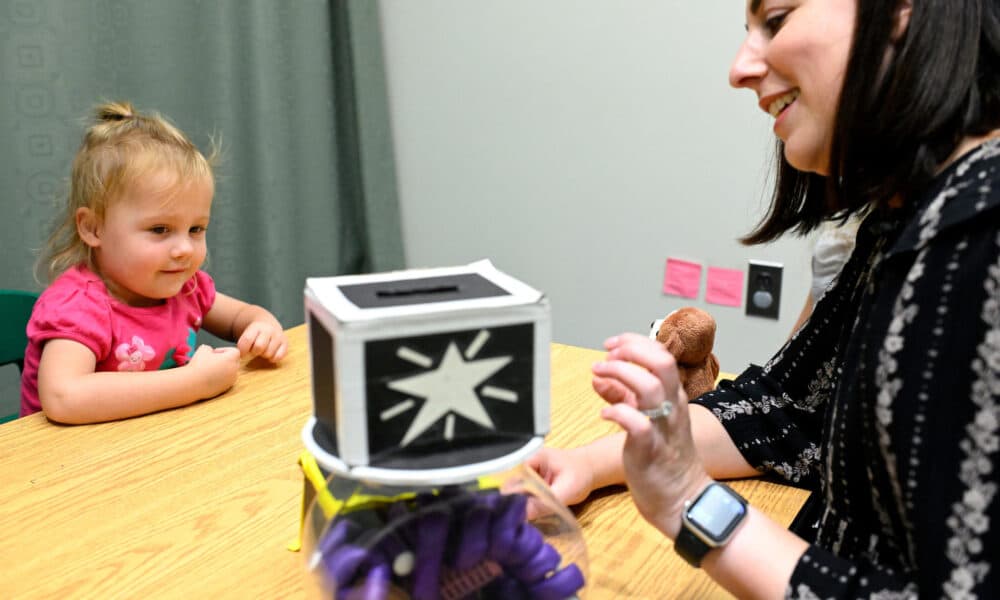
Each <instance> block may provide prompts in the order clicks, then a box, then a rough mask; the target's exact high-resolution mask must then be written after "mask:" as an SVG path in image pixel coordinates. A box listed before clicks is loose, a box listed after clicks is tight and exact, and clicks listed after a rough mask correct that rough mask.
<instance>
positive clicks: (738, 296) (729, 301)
mask: <svg viewBox="0 0 1000 600" xmlns="http://www.w3.org/2000/svg"><path fill="white" fill-rule="evenodd" d="M705 302H710V303H712V304H721V305H723V306H743V271H740V270H738V269H723V268H720V267H709V268H708V281H707V282H706V283H705Z"/></svg>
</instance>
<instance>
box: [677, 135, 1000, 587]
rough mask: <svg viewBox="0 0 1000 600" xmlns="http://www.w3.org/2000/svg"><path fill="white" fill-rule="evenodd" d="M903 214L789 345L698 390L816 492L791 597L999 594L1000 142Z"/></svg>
mask: <svg viewBox="0 0 1000 600" xmlns="http://www.w3.org/2000/svg"><path fill="white" fill-rule="evenodd" d="M896 212H897V213H900V214H895V215H890V216H886V215H885V214H878V213H875V214H872V215H870V216H869V217H868V218H867V219H866V220H865V222H864V223H863V224H862V226H861V227H860V229H859V232H858V239H857V246H856V249H855V251H854V253H853V255H852V257H851V259H850V260H849V261H848V263H847V264H846V265H845V266H844V270H843V271H842V273H841V275H840V277H839V278H838V279H837V280H836V282H835V283H834V284H833V286H832V287H831V288H830V289H829V290H828V291H827V293H826V295H824V296H823V298H822V299H821V300H820V301H819V302H818V303H817V305H816V309H815V311H814V312H813V315H812V317H811V318H810V320H809V322H808V323H807V324H806V325H805V326H803V328H802V329H801V330H800V331H799V332H798V333H797V334H796V335H795V336H793V337H792V339H790V340H789V341H788V343H787V344H786V345H785V346H784V347H783V348H782V349H781V350H780V351H778V353H777V355H775V356H774V357H773V358H772V359H771V360H770V361H769V362H768V363H767V364H766V365H765V366H763V367H758V366H751V367H750V368H749V369H747V370H746V371H744V372H743V373H742V374H741V375H740V376H739V377H738V378H737V379H736V380H735V381H734V382H727V383H724V384H722V385H721V386H720V388H719V389H718V390H716V391H714V392H711V393H708V394H706V395H704V396H702V397H701V398H698V399H697V400H696V401H695V402H696V403H698V404H702V405H704V406H706V407H707V408H709V409H710V410H712V412H713V413H714V414H715V415H716V417H717V418H718V419H719V420H720V421H721V422H722V424H723V425H724V426H725V427H726V429H727V431H728V432H729V434H730V436H731V437H732V439H733V440H734V441H735V442H736V444H737V446H738V447H739V449H740V451H741V452H742V453H743V455H744V457H745V458H746V459H747V461H748V462H750V464H752V465H754V466H755V467H756V468H758V469H760V470H762V471H764V472H770V473H773V474H776V475H777V476H779V477H781V478H783V479H785V480H787V481H788V482H790V483H793V484H795V485H800V486H804V487H808V488H810V489H813V490H814V492H813V494H812V495H811V498H810V501H809V503H808V504H807V506H806V507H805V508H804V509H803V515H808V518H805V519H798V520H797V521H796V523H795V524H793V530H795V531H796V533H798V534H799V535H801V536H803V537H804V538H805V539H806V540H808V541H810V542H811V543H812V545H811V546H810V548H809V549H808V551H807V552H806V553H805V554H804V555H803V556H802V558H801V560H800V561H799V563H798V565H797V566H796V569H795V571H794V573H793V574H792V579H791V581H790V582H789V586H788V588H787V590H786V595H787V597H789V598H809V599H811V598H878V599H889V598H916V597H920V598H939V597H946V598H1000V576H998V574H997V570H998V569H1000V498H998V495H997V492H998V490H997V486H998V484H1000V454H998V453H1000V450H998V448H1000V438H998V433H1000V431H998V429H1000V409H998V400H1000V141H998V140H992V141H989V142H986V143H985V144H983V145H981V146H979V147H978V148H977V149H975V150H974V151H972V152H970V153H968V154H966V155H965V156H963V157H962V158H960V159H959V160H958V161H956V162H954V163H953V164H952V165H951V166H950V167H949V168H948V169H946V170H945V171H944V172H942V173H941V174H940V176H939V177H938V178H937V180H936V182H935V184H934V185H933V186H932V187H931V189H929V190H928V192H927V193H926V194H925V195H924V196H923V197H922V198H920V199H919V201H918V202H916V203H914V204H913V205H912V206H911V208H910V209H908V210H906V209H903V210H899V211H896Z"/></svg>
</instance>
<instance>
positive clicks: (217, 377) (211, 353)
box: [183, 345, 240, 398]
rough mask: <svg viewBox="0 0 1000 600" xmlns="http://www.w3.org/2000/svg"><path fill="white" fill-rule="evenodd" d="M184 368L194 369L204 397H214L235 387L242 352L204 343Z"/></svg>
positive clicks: (197, 383)
mask: <svg viewBox="0 0 1000 600" xmlns="http://www.w3.org/2000/svg"><path fill="white" fill-rule="evenodd" d="M183 368H185V369H193V370H194V372H195V373H196V377H197V379H196V380H195V381H196V385H197V386H199V388H200V389H201V391H202V393H201V394H200V395H201V397H202V398H213V397H215V396H218V395H219V394H221V393H222V392H224V391H226V390H228V389H229V388H231V387H233V384H234V383H236V375H237V374H238V373H239V370H240V352H239V350H237V349H236V348H229V347H227V348H212V347H211V346H206V345H202V346H199V347H198V349H197V350H195V352H194V355H193V356H191V360H190V361H188V364H187V365H185V366H184V367H183Z"/></svg>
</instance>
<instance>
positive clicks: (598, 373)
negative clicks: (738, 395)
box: [592, 333, 711, 539]
mask: <svg viewBox="0 0 1000 600" xmlns="http://www.w3.org/2000/svg"><path fill="white" fill-rule="evenodd" d="M604 345H605V348H607V350H608V354H607V357H606V359H605V360H604V361H603V362H599V363H596V364H595V365H594V366H593V368H592V371H593V374H594V378H593V386H594V390H595V391H597V393H598V394H600V395H601V397H603V398H604V399H605V400H606V401H607V402H609V403H610V404H611V406H608V407H606V408H604V409H603V410H602V411H601V416H602V417H603V418H605V419H607V420H609V421H614V422H615V423H617V424H618V425H619V426H620V427H621V428H622V429H624V430H625V432H626V433H627V438H626V440H625V447H624V451H623V455H622V462H623V464H624V469H625V479H626V480H627V482H628V486H629V489H630V490H631V492H632V497H633V499H634V501H635V504H636V506H637V507H638V509H639V512H640V513H641V514H642V516H643V517H644V518H645V519H646V520H647V521H649V522H650V523H652V524H653V525H654V526H655V527H656V528H657V529H659V530H660V531H662V532H663V533H664V534H666V535H667V536H668V537H669V538H671V539H674V538H675V537H677V532H678V531H679V530H680V526H681V512H682V511H683V509H684V502H685V501H686V500H690V499H693V498H694V497H695V496H696V495H697V494H698V493H699V492H700V491H701V490H702V489H703V488H704V487H705V486H706V485H707V484H708V483H709V482H710V481H711V479H710V478H709V477H708V474H707V473H706V472H705V469H704V467H703V466H702V463H701V460H700V459H699V457H698V452H697V450H696V449H695V446H694V440H693V439H692V435H691V422H690V420H689V417H688V404H687V402H688V399H687V396H686V395H685V393H684V389H683V388H682V387H681V383H680V377H679V374H678V371H677V363H676V361H675V360H674V357H673V356H672V355H671V354H670V353H669V352H667V351H666V350H665V349H664V348H663V346H662V345H661V344H660V343H659V342H657V341H655V340H651V339H649V338H648V337H646V336H643V335H638V334H634V333H626V334H622V335H620V336H616V337H613V338H610V339H608V340H607V341H606V342H605V344H604ZM664 402H666V403H669V405H670V407H671V413H670V415H669V416H667V417H659V418H655V419H650V418H649V417H647V416H646V415H644V414H643V413H641V412H639V411H640V410H651V409H656V408H659V407H660V406H662V405H663V403H664Z"/></svg>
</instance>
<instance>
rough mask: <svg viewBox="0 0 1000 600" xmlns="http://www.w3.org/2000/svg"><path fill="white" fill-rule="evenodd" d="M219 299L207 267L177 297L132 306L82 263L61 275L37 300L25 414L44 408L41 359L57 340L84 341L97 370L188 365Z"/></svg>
mask: <svg viewBox="0 0 1000 600" xmlns="http://www.w3.org/2000/svg"><path fill="white" fill-rule="evenodd" d="M214 302H215V282H214V281H212V278H211V277H210V276H209V275H208V273H205V272H203V271H198V272H197V273H195V276H194V277H192V278H191V279H190V280H188V282H187V283H185V284H184V288H183V289H182V290H181V292H180V293H179V294H177V295H176V296H174V297H173V298H168V299H167V300H166V302H164V303H163V304H159V305H156V306H145V307H136V306H129V305H128V304H125V303H123V302H119V301H118V300H115V299H114V298H113V297H111V295H109V294H108V289H107V288H106V287H105V285H104V282H103V281H101V278H100V277H98V276H97V275H95V274H94V273H93V272H92V271H90V270H89V269H88V268H87V267H85V266H83V265H79V266H76V267H73V268H72V269H69V270H67V271H66V272H65V273H63V274H62V275H60V276H59V277H58V278H56V280H55V281H53V282H52V285H50V286H49V287H48V289H46V290H45V291H44V292H43V293H42V295H41V296H40V297H39V298H38V302H36V303H35V309H34V310H33V311H32V313H31V320H30V321H28V348H27V349H26V350H25V354H24V372H23V373H22V374H21V416H22V417H23V416H25V415H30V414H32V413H36V412H38V411H40V410H41V409H42V407H41V404H40V403H39V401H38V362H39V360H40V359H41V357H42V346H43V345H44V344H45V342H46V341H48V340H51V339H57V338H58V339H68V340H73V341H76V342H79V343H81V344H83V345H84V346H86V347H87V348H89V349H90V351H91V352H93V353H94V356H95V357H97V368H96V370H97V371H155V370H157V369H167V368H170V367H175V366H180V365H183V364H186V363H187V362H188V360H189V359H190V358H191V355H192V354H194V346H195V334H196V332H197V331H198V330H199V329H200V328H201V321H202V318H203V317H204V316H205V314H206V313H207V312H208V310H209V309H210V308H212V303H214Z"/></svg>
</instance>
